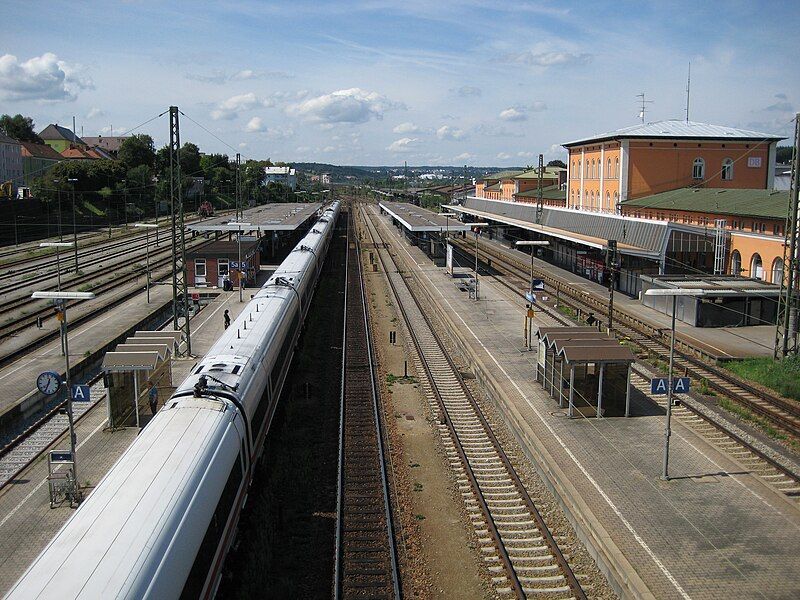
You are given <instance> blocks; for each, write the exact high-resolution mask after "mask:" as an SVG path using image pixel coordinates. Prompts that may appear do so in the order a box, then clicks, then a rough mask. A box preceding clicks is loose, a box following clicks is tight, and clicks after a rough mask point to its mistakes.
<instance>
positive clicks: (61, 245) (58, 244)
mask: <svg viewBox="0 0 800 600" xmlns="http://www.w3.org/2000/svg"><path fill="white" fill-rule="evenodd" d="M70 246H72V242H42V243H41V244H39V247H40V248H55V249H56V276H57V283H56V290H57V291H59V292H60V291H61V257H60V252H59V248H69V247H70ZM66 352H67V351H66V348H65V347H64V335H63V331H62V335H61V356H66Z"/></svg>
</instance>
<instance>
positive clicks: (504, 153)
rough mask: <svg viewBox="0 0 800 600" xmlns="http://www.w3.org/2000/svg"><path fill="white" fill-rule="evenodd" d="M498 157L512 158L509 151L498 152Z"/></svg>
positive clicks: (502, 158)
mask: <svg viewBox="0 0 800 600" xmlns="http://www.w3.org/2000/svg"><path fill="white" fill-rule="evenodd" d="M497 158H498V159H500V160H508V159H509V158H511V155H510V154H508V153H507V152H498V154H497Z"/></svg>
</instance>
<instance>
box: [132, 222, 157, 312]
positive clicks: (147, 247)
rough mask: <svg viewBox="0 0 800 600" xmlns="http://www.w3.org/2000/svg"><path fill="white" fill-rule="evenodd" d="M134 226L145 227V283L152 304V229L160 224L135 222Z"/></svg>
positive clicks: (148, 301)
mask: <svg viewBox="0 0 800 600" xmlns="http://www.w3.org/2000/svg"><path fill="white" fill-rule="evenodd" d="M133 226H134V227H143V228H144V248H145V250H144V253H145V257H146V259H145V260H146V261H147V267H146V269H147V280H146V281H147V283H146V284H145V286H146V288H147V303H148V304H150V230H151V229H158V225H153V224H152V223H134V225H133Z"/></svg>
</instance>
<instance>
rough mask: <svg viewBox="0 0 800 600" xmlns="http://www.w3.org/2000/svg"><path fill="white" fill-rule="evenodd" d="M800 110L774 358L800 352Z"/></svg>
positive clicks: (797, 115) (796, 117)
mask: <svg viewBox="0 0 800 600" xmlns="http://www.w3.org/2000/svg"><path fill="white" fill-rule="evenodd" d="M799 146H800V113H797V114H796V115H795V120H794V153H793V155H792V181H791V185H790V186H789V210H788V214H787V215H786V226H785V228H784V230H785V234H786V240H785V242H784V246H783V277H782V278H781V293H780V296H778V315H777V325H776V327H775V349H774V351H773V358H784V357H786V356H792V355H797V354H798V350H800V345H799V344H798V328H799V326H800V323H798V320H799V317H800V161H799V160H798V150H800V148H799Z"/></svg>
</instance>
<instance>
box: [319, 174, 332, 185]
mask: <svg viewBox="0 0 800 600" xmlns="http://www.w3.org/2000/svg"><path fill="white" fill-rule="evenodd" d="M320 183H321V184H322V185H330V183H331V174H330V173H323V174H322V175H320Z"/></svg>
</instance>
